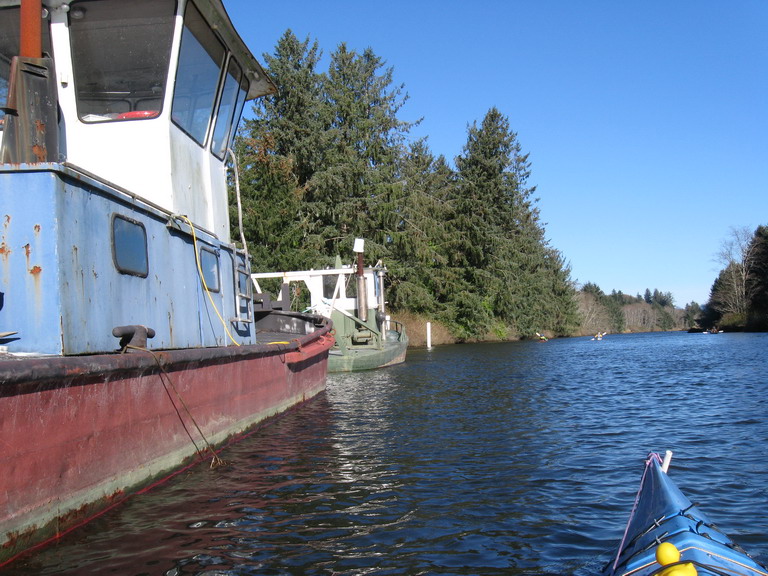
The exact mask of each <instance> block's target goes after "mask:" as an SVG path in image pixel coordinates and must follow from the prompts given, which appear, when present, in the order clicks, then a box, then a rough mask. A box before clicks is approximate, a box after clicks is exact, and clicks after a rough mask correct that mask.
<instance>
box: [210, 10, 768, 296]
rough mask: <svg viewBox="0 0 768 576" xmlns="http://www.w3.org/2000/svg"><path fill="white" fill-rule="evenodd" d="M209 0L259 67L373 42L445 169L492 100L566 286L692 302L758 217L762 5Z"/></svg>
mask: <svg viewBox="0 0 768 576" xmlns="http://www.w3.org/2000/svg"><path fill="white" fill-rule="evenodd" d="M224 1H225V5H226V7H227V10H228V12H229V14H230V16H231V18H232V20H233V22H234V23H235V26H236V27H238V29H239V31H240V33H241V35H242V36H243V39H244V40H245V41H246V43H247V44H248V46H249V47H250V48H251V50H252V51H253V53H254V54H255V55H256V56H257V57H258V58H259V59H262V55H263V54H264V53H265V52H266V53H273V51H274V47H275V44H276V42H277V40H278V39H279V37H280V36H281V35H282V34H283V33H284V32H285V30H286V29H289V28H290V29H291V30H292V31H293V32H294V34H296V36H298V37H299V38H300V39H304V38H306V37H309V38H310V39H312V40H317V41H318V44H319V46H320V48H321V49H322V50H323V52H324V54H325V55H326V57H327V56H328V55H329V54H330V53H331V52H333V51H334V50H335V49H336V47H337V46H338V45H339V43H341V42H346V43H347V46H348V47H349V48H350V49H353V50H357V51H358V52H361V51H363V50H364V49H365V48H368V47H370V48H372V49H373V51H374V53H376V54H377V55H378V56H380V57H381V58H382V59H384V60H385V61H386V63H387V66H390V67H392V68H393V69H394V82H395V83H396V84H404V85H405V88H404V90H405V92H407V94H408V95H409V100H408V102H407V103H406V105H405V106H404V107H403V109H402V110H401V113H400V117H401V119H402V120H407V121H413V120H417V119H419V118H422V117H423V122H422V123H421V125H420V126H418V127H417V128H415V129H414V130H413V131H412V136H413V137H414V139H415V138H419V137H423V136H427V137H428V143H429V146H430V148H431V149H432V151H433V152H434V153H435V154H436V155H438V154H443V155H444V156H445V157H446V158H447V159H448V160H449V161H451V162H452V161H453V158H455V157H456V156H457V155H459V154H461V152H462V147H463V146H464V144H465V143H466V138H467V126H468V125H469V124H471V123H473V122H475V121H477V122H478V123H479V122H480V121H481V120H482V118H483V116H484V115H485V113H486V112H487V111H488V109H489V108H491V107H493V106H495V107H497V108H498V109H499V110H500V111H501V112H502V113H503V114H504V115H505V116H507V117H508V118H509V121H510V125H511V127H512V129H513V130H514V131H515V132H517V134H518V140H519V142H520V144H521V145H522V147H523V150H524V151H526V152H528V153H529V154H530V160H531V162H532V177H531V181H530V183H531V184H533V185H536V187H537V191H536V196H537V197H538V198H539V203H538V206H539V209H540V211H541V219H542V221H543V222H544V223H545V228H546V235H547V238H548V239H549V241H550V243H551V245H552V246H554V247H555V248H557V249H559V250H560V251H561V252H562V253H563V254H564V256H565V258H566V260H567V261H568V262H570V264H571V268H572V278H573V279H574V280H576V281H578V282H579V283H584V282H594V283H596V284H598V285H599V286H600V287H601V288H602V289H603V290H604V291H605V292H610V291H611V290H614V289H615V290H621V291H622V292H624V293H627V294H632V295H635V294H638V293H640V294H642V293H644V291H645V289H646V288H650V289H651V290H654V289H659V290H661V291H663V292H672V294H673V296H674V297H675V302H676V304H677V305H678V306H682V305H685V304H686V303H688V302H690V301H696V302H699V303H700V304H703V303H705V302H706V301H707V299H708V297H709V289H710V287H711V285H712V282H713V281H714V279H715V277H716V276H717V273H718V271H719V269H720V266H719V264H718V263H717V262H716V254H717V252H718V249H719V247H720V244H721V243H722V241H723V240H724V239H726V238H727V237H728V235H729V232H730V229H731V228H732V227H734V226H735V227H742V226H747V227H749V228H751V229H754V228H755V227H757V226H758V225H759V224H768V1H766V0H732V1H728V2H725V1H722V0H720V1H714V0H643V1H640V0H636V1H635V0H623V1H618V0H578V1H576V0H570V1H567V0H525V1H522V0H493V1H490V0H488V1H478V2H472V3H470V2H466V1H464V2H457V1H453V0H442V1H437V0H434V1H433V0H409V1H404V0H390V1H387V2H376V3H373V2H364V1H362V0H358V1H350V0H345V1H342V0H326V1H324V2H321V1H317V0H316V1H309V0H300V1H295V2H262V1H257V0H224ZM326 66H327V59H326V60H324V63H323V64H322V66H321V70H325V69H326V68H325V67H326Z"/></svg>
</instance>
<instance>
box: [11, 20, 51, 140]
mask: <svg viewBox="0 0 768 576" xmlns="http://www.w3.org/2000/svg"><path fill="white" fill-rule="evenodd" d="M20 28H21V10H20V8H19V7H18V6H14V7H12V8H0V130H2V129H3V124H4V120H5V112H4V111H3V110H2V108H5V107H6V106H7V105H8V87H9V86H8V82H9V80H10V75H11V60H12V59H13V57H14V56H18V55H19V52H20V51H21V46H20V35H19V29H20ZM42 33H43V54H48V55H50V54H51V34H50V30H49V28H48V23H47V22H43V26H42Z"/></svg>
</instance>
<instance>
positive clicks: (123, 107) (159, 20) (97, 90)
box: [68, 0, 176, 122]
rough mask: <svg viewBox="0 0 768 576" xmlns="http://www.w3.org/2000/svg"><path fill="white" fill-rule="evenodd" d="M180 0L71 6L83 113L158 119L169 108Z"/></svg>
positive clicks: (92, 0)
mask: <svg viewBox="0 0 768 576" xmlns="http://www.w3.org/2000/svg"><path fill="white" fill-rule="evenodd" d="M175 12H176V0H133V1H131V2H126V1H125V0H75V1H74V2H72V3H71V4H70V7H69V14H68V17H69V30H70V35H71V39H72V65H73V68H74V80H75V89H76V91H77V113H78V116H79V117H80V119H81V120H83V121H85V122H104V121H109V120H131V119H142V118H154V117H156V116H159V115H160V112H161V111H162V107H163V95H164V94H165V86H166V77H167V76H168V64H169V62H170V57H171V42H172V39H173V27H174V15H175Z"/></svg>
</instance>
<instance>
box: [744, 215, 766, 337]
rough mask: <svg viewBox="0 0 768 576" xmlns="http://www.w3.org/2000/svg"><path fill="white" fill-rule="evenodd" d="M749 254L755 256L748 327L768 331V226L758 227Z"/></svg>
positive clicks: (750, 286)
mask: <svg viewBox="0 0 768 576" xmlns="http://www.w3.org/2000/svg"><path fill="white" fill-rule="evenodd" d="M749 252H750V253H751V254H752V256H753V265H752V268H751V270H750V274H749V278H748V280H747V282H748V286H747V292H748V294H749V307H748V316H747V327H748V328H749V329H750V330H768V226H758V227H757V229H756V230H755V233H754V236H753V237H752V242H751V247H750V251H749Z"/></svg>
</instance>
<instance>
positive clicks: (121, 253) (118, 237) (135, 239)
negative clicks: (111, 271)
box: [112, 214, 149, 278]
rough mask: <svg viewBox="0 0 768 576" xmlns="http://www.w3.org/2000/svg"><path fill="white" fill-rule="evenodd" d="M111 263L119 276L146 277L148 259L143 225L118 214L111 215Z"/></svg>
mask: <svg viewBox="0 0 768 576" xmlns="http://www.w3.org/2000/svg"><path fill="white" fill-rule="evenodd" d="M112 261H113V262H114V263H115V268H117V269H118V271H119V272H120V273H121V274H130V275H132V276H139V277H141V278H146V277H147V275H148V274H149V258H148V256H147V231H146V229H145V228H144V224H142V223H141V222H138V221H136V220H132V219H130V218H126V217H125V216H120V215H119V214H115V215H113V217H112Z"/></svg>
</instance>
